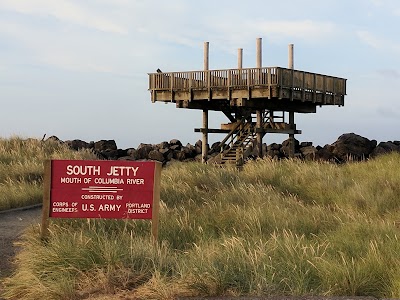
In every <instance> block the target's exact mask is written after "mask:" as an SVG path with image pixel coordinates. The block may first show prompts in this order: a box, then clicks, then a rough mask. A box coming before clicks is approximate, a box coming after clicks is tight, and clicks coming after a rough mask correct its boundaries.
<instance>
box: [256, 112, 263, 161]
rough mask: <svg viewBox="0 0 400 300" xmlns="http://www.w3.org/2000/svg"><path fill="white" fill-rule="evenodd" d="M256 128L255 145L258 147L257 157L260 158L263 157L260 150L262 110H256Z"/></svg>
mask: <svg viewBox="0 0 400 300" xmlns="http://www.w3.org/2000/svg"><path fill="white" fill-rule="evenodd" d="M256 128H257V129H258V131H257V147H258V157H259V158H262V157H263V151H262V143H263V142H262V132H261V129H262V110H260V109H259V110H257V126H256Z"/></svg>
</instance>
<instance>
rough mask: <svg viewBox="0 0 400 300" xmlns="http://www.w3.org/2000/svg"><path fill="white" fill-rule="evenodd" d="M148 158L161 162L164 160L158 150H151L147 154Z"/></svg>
mask: <svg viewBox="0 0 400 300" xmlns="http://www.w3.org/2000/svg"><path fill="white" fill-rule="evenodd" d="M148 157H149V159H151V160H156V161H160V162H163V161H164V155H163V154H162V153H160V152H159V151H158V150H151V151H150V152H149V155H148Z"/></svg>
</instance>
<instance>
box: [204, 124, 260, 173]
mask: <svg viewBox="0 0 400 300" xmlns="http://www.w3.org/2000/svg"><path fill="white" fill-rule="evenodd" d="M255 137H256V132H255V123H253V122H249V121H248V120H246V119H242V120H241V121H239V122H237V124H236V125H235V126H234V128H233V129H232V130H231V131H230V132H229V134H228V135H227V136H226V137H225V139H224V140H223V141H221V143H220V144H219V147H220V148H221V152H220V153H219V154H218V155H217V156H215V157H213V158H211V159H210V160H209V161H208V162H209V163H214V164H236V165H242V164H243V162H244V159H245V158H247V157H248V156H249V154H250V152H251V151H252V149H253V144H254V141H255Z"/></svg>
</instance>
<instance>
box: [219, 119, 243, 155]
mask: <svg viewBox="0 0 400 300" xmlns="http://www.w3.org/2000/svg"><path fill="white" fill-rule="evenodd" d="M244 120H245V119H244V118H243V119H241V120H240V122H238V123H237V124H236V125H235V127H233V129H232V130H231V131H230V132H229V133H228V135H227V136H226V137H225V138H224V139H223V140H222V141H221V142H220V143H219V144H218V147H220V148H221V152H223V150H222V149H223V146H224V145H225V143H226V141H227V140H228V139H229V138H230V137H231V136H232V135H234V134H235V132H236V130H237V129H238V128H239V127H240V125H242V124H243V121H244Z"/></svg>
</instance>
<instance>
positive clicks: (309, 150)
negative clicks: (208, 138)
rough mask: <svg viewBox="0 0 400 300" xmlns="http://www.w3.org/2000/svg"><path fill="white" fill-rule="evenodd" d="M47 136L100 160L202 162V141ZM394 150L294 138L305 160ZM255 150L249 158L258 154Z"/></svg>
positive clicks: (370, 143)
mask: <svg viewBox="0 0 400 300" xmlns="http://www.w3.org/2000/svg"><path fill="white" fill-rule="evenodd" d="M48 139H52V140H56V141H59V142H60V143H65V144H67V145H68V146H69V147H70V148H71V149H74V150H79V149H91V150H92V151H93V152H94V153H96V155H97V156H98V157H99V158H100V159H108V160H156V161H160V162H163V163H168V162H172V161H201V149H202V142H201V140H199V141H197V142H196V143H195V144H194V145H192V144H186V145H183V144H182V143H181V142H180V141H179V140H178V139H173V140H171V141H169V142H167V141H164V142H161V143H159V144H146V143H141V144H140V145H139V146H137V148H128V149H118V147H117V144H116V142H115V141H114V140H100V141H97V142H85V141H82V140H78V139H77V140H68V141H61V140H60V139H58V138H57V137H56V136H51V137H49V138H48ZM220 148H221V147H219V143H214V144H213V145H212V146H211V147H209V151H208V154H209V157H213V156H216V155H217V154H218V153H219V152H220V151H221V149H220ZM392 151H396V152H400V141H388V142H380V143H379V144H378V143H377V141H376V140H369V139H367V138H365V137H362V136H360V135H357V134H355V133H346V134H343V135H341V136H340V137H339V138H338V139H337V140H336V141H335V142H334V143H332V144H327V145H325V146H323V147H321V146H314V145H313V143H312V142H299V141H298V140H295V157H297V158H300V159H304V160H320V161H332V162H337V163H342V162H346V161H350V160H363V159H368V158H373V157H376V156H378V155H381V154H385V153H389V152H392ZM257 153H258V151H257V149H254V151H253V153H252V155H250V158H252V157H253V158H255V157H256V156H257ZM263 153H264V155H265V156H268V157H271V158H273V159H282V158H287V157H288V153H289V140H285V141H283V143H282V144H277V143H272V144H270V145H266V144H264V145H263Z"/></svg>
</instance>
